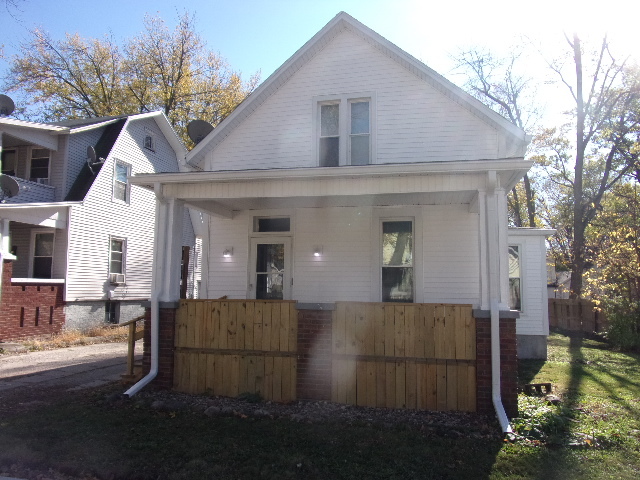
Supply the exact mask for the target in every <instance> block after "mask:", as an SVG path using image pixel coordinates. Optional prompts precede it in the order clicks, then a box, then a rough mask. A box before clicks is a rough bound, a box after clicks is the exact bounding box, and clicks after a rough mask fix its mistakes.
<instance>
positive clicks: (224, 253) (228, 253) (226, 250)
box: [222, 247, 233, 258]
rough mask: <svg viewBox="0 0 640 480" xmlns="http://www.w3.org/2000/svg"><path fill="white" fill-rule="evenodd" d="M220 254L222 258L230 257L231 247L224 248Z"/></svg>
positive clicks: (231, 254)
mask: <svg viewBox="0 0 640 480" xmlns="http://www.w3.org/2000/svg"><path fill="white" fill-rule="evenodd" d="M222 256H223V257H224V258H230V257H231V256H233V247H227V248H225V249H224V252H222Z"/></svg>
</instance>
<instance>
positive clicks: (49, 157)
mask: <svg viewBox="0 0 640 480" xmlns="http://www.w3.org/2000/svg"><path fill="white" fill-rule="evenodd" d="M34 150H47V151H48V152H49V156H48V158H47V178H44V177H42V178H40V179H37V180H36V179H34V180H32V179H31V163H32V161H33V151H34ZM37 158H38V159H41V158H44V157H37ZM16 164H17V162H16ZM16 167H17V165H16ZM25 173H26V175H25V176H27V178H28V179H29V181H30V182H35V183H42V184H44V185H49V182H50V181H51V150H49V149H48V148H43V147H31V148H29V165H27V171H26V172H25Z"/></svg>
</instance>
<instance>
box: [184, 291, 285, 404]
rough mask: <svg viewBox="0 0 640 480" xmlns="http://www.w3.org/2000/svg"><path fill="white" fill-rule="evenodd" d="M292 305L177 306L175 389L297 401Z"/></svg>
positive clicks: (195, 303) (203, 302) (194, 302)
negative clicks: (257, 394) (258, 394)
mask: <svg viewBox="0 0 640 480" xmlns="http://www.w3.org/2000/svg"><path fill="white" fill-rule="evenodd" d="M297 325H298V323H297V312H296V309H295V302H287V301H268V300H182V301H181V302H180V307H179V308H178V313H177V317H176V338H175V347H176V351H175V357H174V358H175V365H174V388H175V389H176V390H178V391H182V392H187V393H210V394H211V395H224V396H229V397H234V396H237V395H239V394H241V393H245V392H248V393H257V392H259V393H260V394H261V395H262V397H263V398H264V399H266V400H273V401H277V402H287V401H291V400H295V398H296V351H297Z"/></svg>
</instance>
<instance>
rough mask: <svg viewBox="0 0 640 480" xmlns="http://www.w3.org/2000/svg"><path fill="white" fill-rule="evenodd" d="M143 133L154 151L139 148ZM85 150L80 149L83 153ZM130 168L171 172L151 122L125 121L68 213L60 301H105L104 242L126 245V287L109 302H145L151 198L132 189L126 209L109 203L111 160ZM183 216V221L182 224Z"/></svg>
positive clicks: (167, 150)
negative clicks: (151, 141)
mask: <svg viewBox="0 0 640 480" xmlns="http://www.w3.org/2000/svg"><path fill="white" fill-rule="evenodd" d="M145 127H146V128H147V129H150V130H152V131H154V132H156V135H155V141H156V144H155V147H156V151H155V152H151V151H149V150H146V149H144V148H143V139H144V136H145V135H146V134H147V133H146V132H147V130H145ZM85 150H86V148H85ZM116 158H117V159H121V160H122V161H124V162H126V163H128V164H130V165H131V173H132V175H135V174H136V173H142V172H169V171H177V170H178V165H177V161H176V155H175V152H174V151H173V149H172V148H171V146H170V145H169V143H168V142H167V141H166V140H165V138H164V136H163V135H162V133H161V131H160V129H159V128H158V127H157V125H156V123H155V120H153V119H141V120H136V121H130V122H129V123H128V124H127V126H126V128H124V129H123V130H122V132H121V133H120V136H119V138H118V140H117V142H116V144H115V145H114V148H113V149H112V151H111V153H110V155H109V157H108V158H107V161H106V162H105V164H104V165H103V167H102V169H101V170H100V172H99V173H98V176H97V178H96V179H95V181H94V183H93V185H92V187H91V189H90V190H89V192H88V194H87V196H86V198H85V201H84V202H83V204H82V205H78V206H74V207H72V208H71V219H70V226H69V228H70V237H71V240H70V242H69V243H70V245H69V273H68V280H67V287H66V300H68V301H82V300H94V299H104V298H106V296H107V292H108V289H109V288H110V287H109V286H108V282H107V280H108V273H109V262H108V259H109V238H110V236H114V237H118V238H126V239H127V247H126V248H127V265H126V270H127V272H126V273H127V283H126V286H125V285H123V286H118V287H116V288H115V296H114V298H113V299H114V300H133V299H146V298H149V295H150V292H151V267H152V261H153V236H154V217H155V195H154V194H153V192H150V191H148V190H146V189H144V188H141V187H136V186H132V187H131V190H130V199H131V200H130V205H126V204H125V203H123V202H113V201H111V199H112V196H113V172H114V164H113V162H114V159H116ZM187 219H188V216H186V215H185V220H187Z"/></svg>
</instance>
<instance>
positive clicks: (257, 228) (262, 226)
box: [253, 217, 291, 233]
mask: <svg viewBox="0 0 640 480" xmlns="http://www.w3.org/2000/svg"><path fill="white" fill-rule="evenodd" d="M253 222H254V223H253V231H254V232H260V233H269V232H289V231H290V230H291V219H290V218H289V217H255V218H254V219H253Z"/></svg>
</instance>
